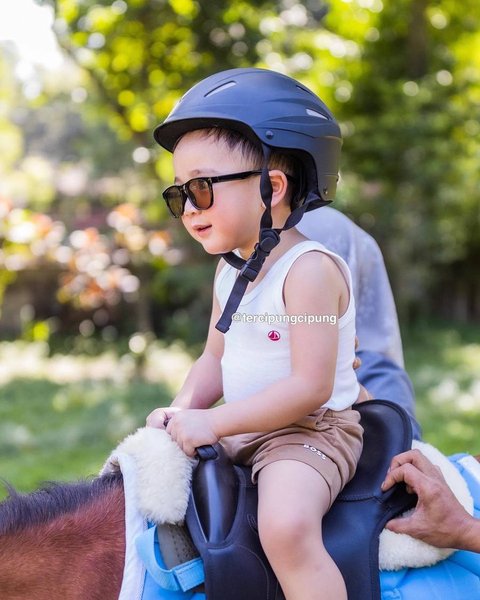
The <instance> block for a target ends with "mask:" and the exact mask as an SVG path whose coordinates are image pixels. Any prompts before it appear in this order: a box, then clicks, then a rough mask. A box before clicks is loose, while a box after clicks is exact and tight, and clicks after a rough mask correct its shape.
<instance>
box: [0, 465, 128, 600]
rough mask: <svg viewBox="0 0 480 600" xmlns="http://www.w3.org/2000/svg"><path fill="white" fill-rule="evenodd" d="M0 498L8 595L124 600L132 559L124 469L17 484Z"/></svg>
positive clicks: (2, 594) (0, 560) (1, 587)
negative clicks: (25, 486) (22, 487)
mask: <svg viewBox="0 0 480 600" xmlns="http://www.w3.org/2000/svg"><path fill="white" fill-rule="evenodd" d="M8 489H9V497H8V498H7V499H6V500H5V501H4V502H2V503H0V598H1V599H2V600H32V599H35V600H66V599H68V600H116V599H117V598H118V595H119V592H120V588H121V584H122V576H123V566H124V559H125V522H124V518H125V515H124V495H123V485H122V476H121V474H112V475H104V476H102V477H98V478H96V479H93V480H91V481H84V482H77V483H70V484H60V483H51V484H49V485H47V486H46V487H44V488H42V489H40V490H37V491H36V492H33V493H31V494H19V493H17V492H16V491H15V490H14V489H13V488H11V487H9V488H8Z"/></svg>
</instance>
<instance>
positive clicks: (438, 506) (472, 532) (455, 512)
mask: <svg viewBox="0 0 480 600" xmlns="http://www.w3.org/2000/svg"><path fill="white" fill-rule="evenodd" d="M402 481H403V482H405V483H406V485H407V491H409V492H410V493H414V494H416V495H417V496H418V502H417V506H416V507H415V510H414V512H413V513H412V514H411V515H410V516H407V517H400V518H397V519H392V520H391V521H389V522H388V523H387V524H386V527H387V529H390V530H391V531H394V532H395V533H406V534H408V535H411V536H412V537H415V538H418V539H420V540H422V541H424V542H426V543H428V544H432V545H433V546H437V547H439V548H457V549H459V550H471V551H473V552H480V520H478V519H476V518H475V517H472V516H471V515H469V514H468V513H467V511H466V510H465V509H464V508H463V506H462V505H461V504H460V503H459V502H458V500H457V499H456V497H455V496H454V495H453V493H452V491H451V490H450V488H449V487H448V485H447V483H446V482H445V479H444V478H443V475H442V473H441V471H440V469H438V467H436V466H435V465H433V464H432V463H431V462H430V461H429V460H428V459H427V458H426V457H425V456H424V455H423V454H422V453H421V452H420V451H419V450H409V451H408V452H404V453H402V454H398V455H397V456H395V457H394V458H393V459H392V463H391V466H390V469H389V471H388V473H387V476H386V478H385V481H384V483H383V484H382V489H383V490H384V491H386V490H388V489H389V488H391V487H392V486H393V485H394V484H395V483H399V482H402Z"/></svg>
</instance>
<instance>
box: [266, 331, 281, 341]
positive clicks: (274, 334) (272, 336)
mask: <svg viewBox="0 0 480 600" xmlns="http://www.w3.org/2000/svg"><path fill="white" fill-rule="evenodd" d="M268 339H269V340H271V341H272V342H278V340H279V339H280V334H279V333H278V331H275V329H272V331H269V332H268Z"/></svg>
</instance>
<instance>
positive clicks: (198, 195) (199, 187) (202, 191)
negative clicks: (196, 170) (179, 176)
mask: <svg viewBox="0 0 480 600" xmlns="http://www.w3.org/2000/svg"><path fill="white" fill-rule="evenodd" d="M188 195H189V197H191V198H192V197H193V198H194V199H195V205H196V207H197V208H200V209H201V210H206V209H207V208H210V206H211V205H212V190H211V187H210V185H209V183H208V181H206V180H205V179H192V180H191V181H189V182H188Z"/></svg>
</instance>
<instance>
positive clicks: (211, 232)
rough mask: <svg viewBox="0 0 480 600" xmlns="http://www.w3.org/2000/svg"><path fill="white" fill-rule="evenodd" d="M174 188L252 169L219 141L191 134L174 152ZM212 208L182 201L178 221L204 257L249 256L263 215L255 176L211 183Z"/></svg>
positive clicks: (184, 137) (202, 133) (244, 160)
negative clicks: (195, 180) (218, 255)
mask: <svg viewBox="0 0 480 600" xmlns="http://www.w3.org/2000/svg"><path fill="white" fill-rule="evenodd" d="M173 166H174V171H175V183H176V184H177V185H181V184H183V183H186V182H187V181H189V180H190V179H193V178H194V177H215V176H218V175H230V174H234V173H241V172H243V171H250V170H253V166H252V164H250V163H249V162H248V161H247V159H245V158H244V157H243V156H242V155H241V153H240V152H239V151H238V150H233V151H232V150H230V149H229V148H228V147H227V145H226V144H225V143H224V142H223V141H217V140H215V139H213V138H212V137H206V135H205V133H204V132H202V131H192V132H190V133H187V134H186V135H184V136H183V137H182V139H181V140H180V142H179V143H178V144H177V146H176V148H175V151H174V153H173ZM212 189H213V198H214V200H213V205H212V206H211V207H210V208H208V209H207V210H199V209H197V208H195V207H194V206H193V205H192V203H191V202H190V201H189V200H187V202H186V204H185V210H184V213H183V215H182V222H183V224H184V225H185V228H186V229H187V231H188V233H189V234H190V235H191V236H192V237H193V238H194V239H195V240H197V241H198V242H200V244H202V246H203V248H204V249H205V251H206V252H208V253H209V254H222V253H224V252H230V251H232V250H234V249H237V248H238V249H239V250H240V252H241V254H242V256H244V257H246V256H249V255H250V254H251V253H252V251H253V247H254V245H255V243H256V242H257V241H258V228H259V224H260V219H261V216H262V213H263V210H264V209H263V204H262V200H261V196H260V176H259V175H253V176H251V177H248V178H246V179H238V180H233V181H224V182H218V183H213V184H212Z"/></svg>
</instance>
